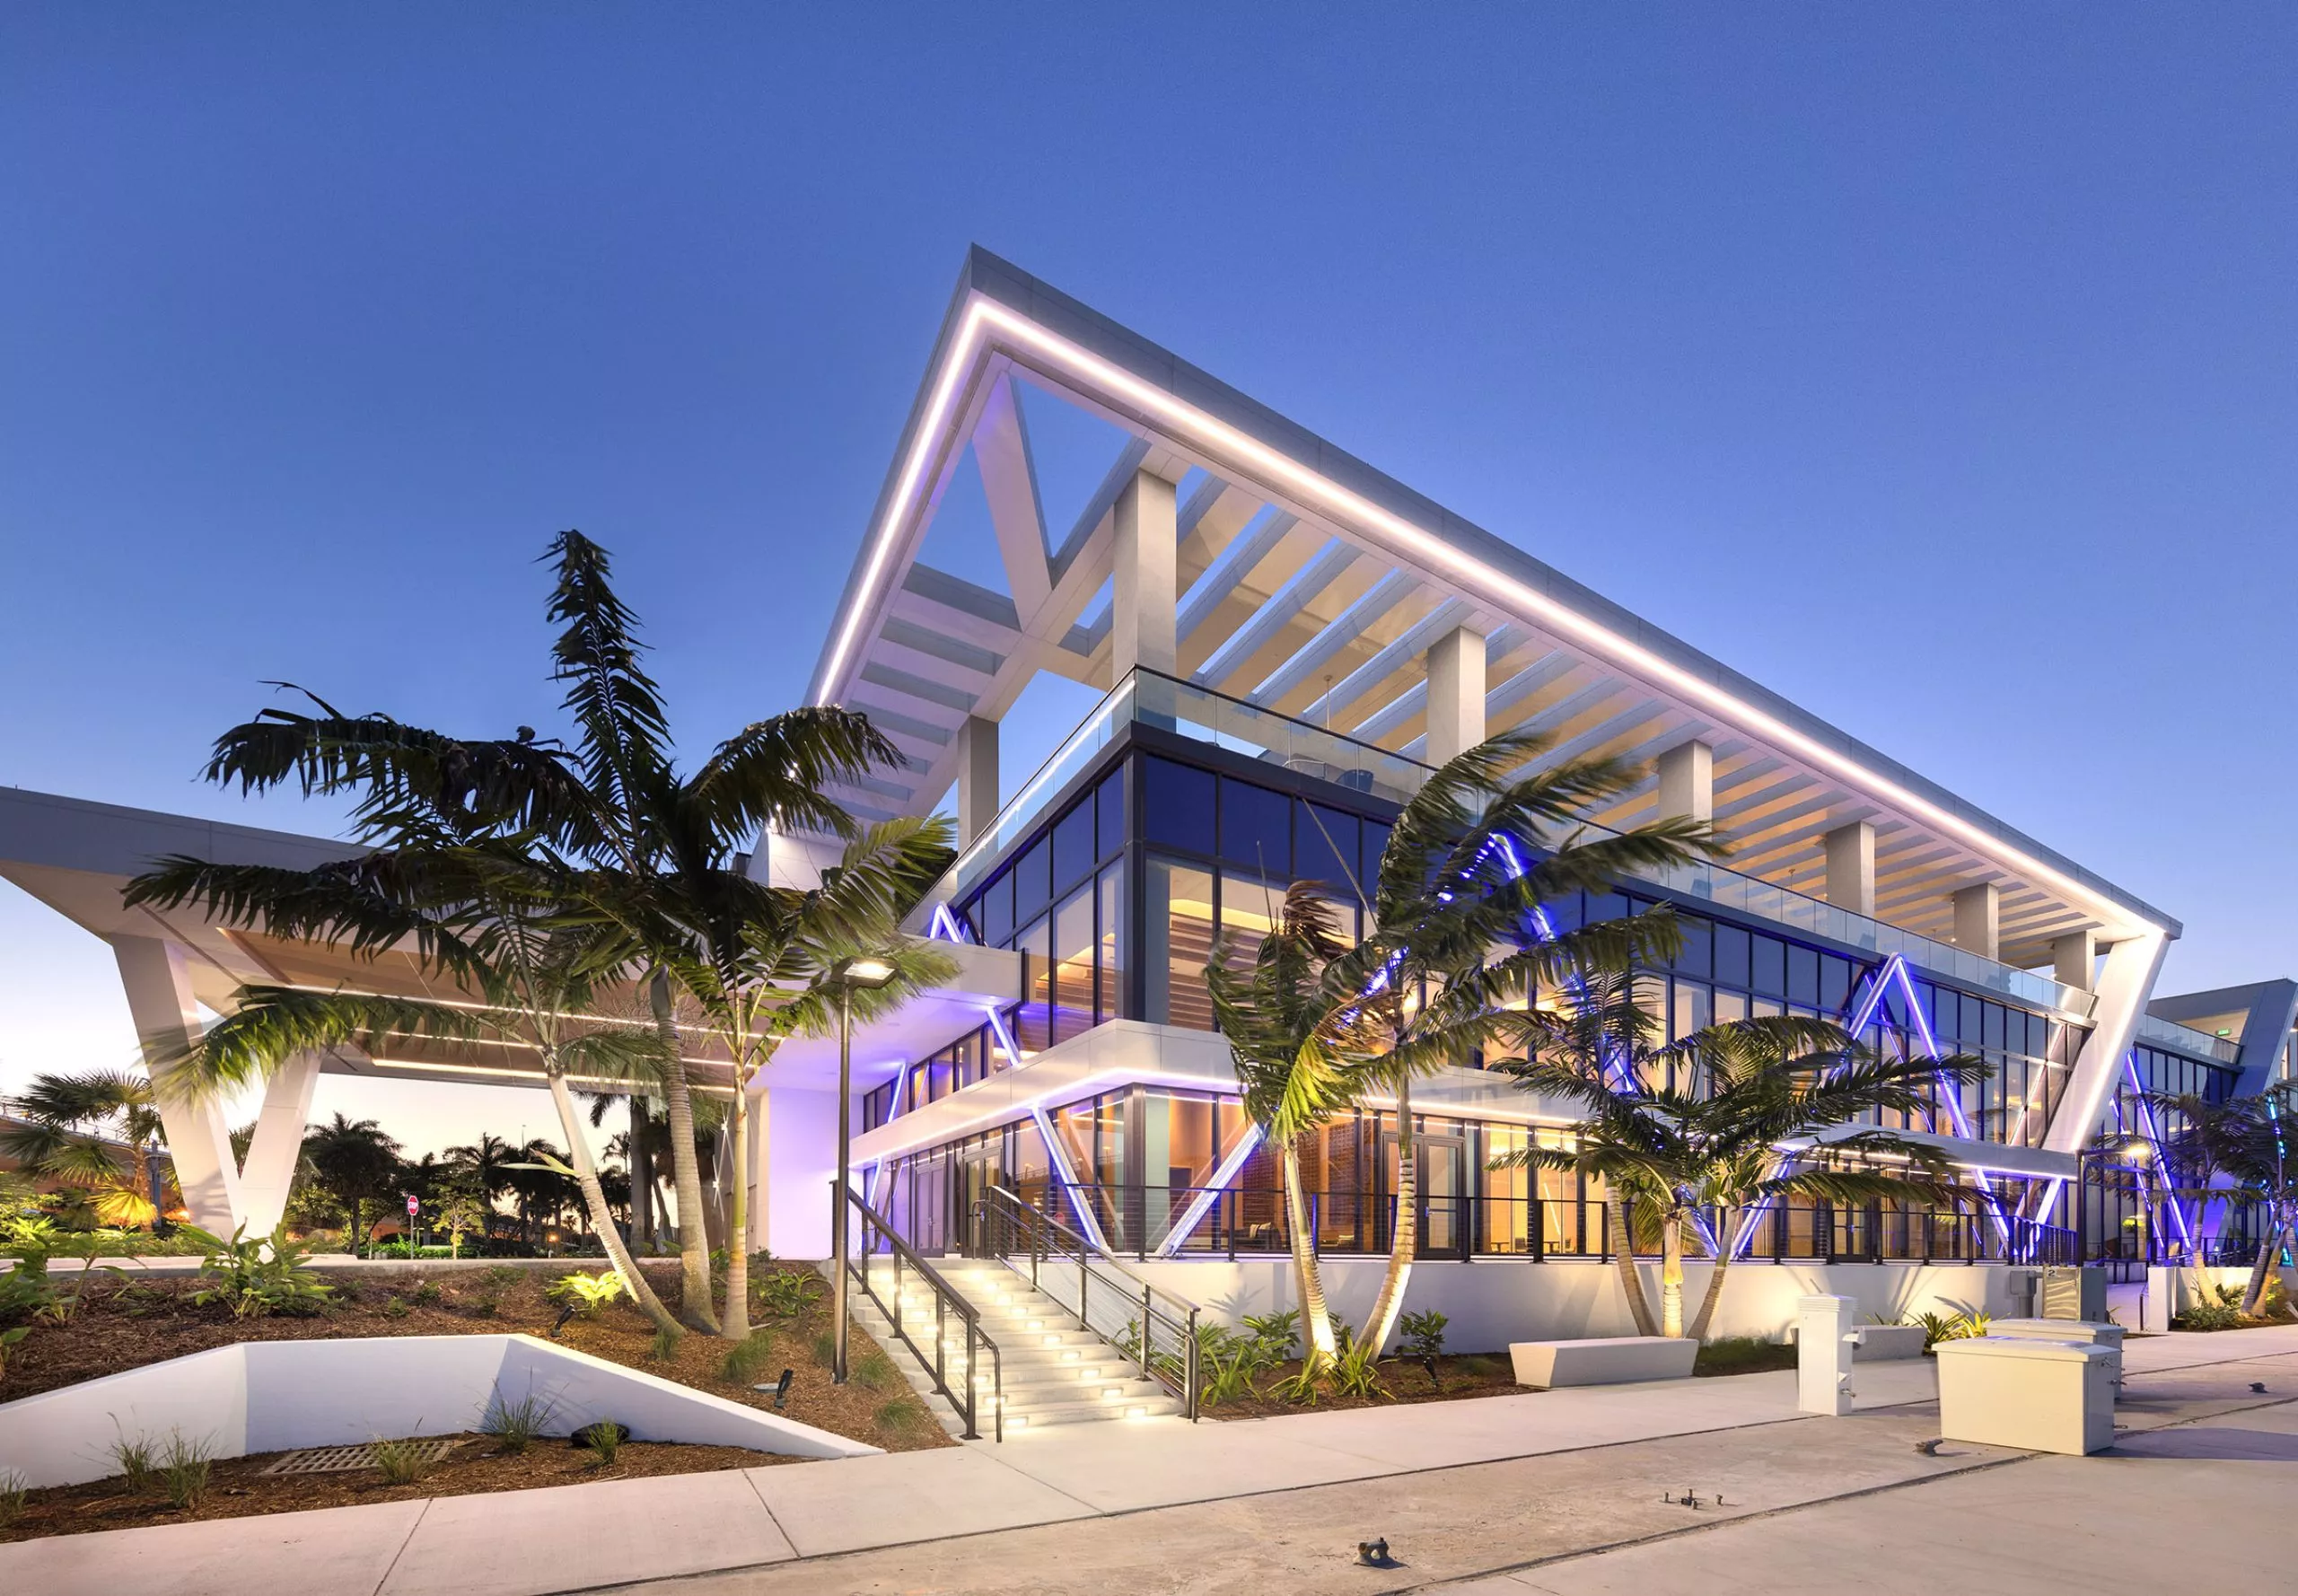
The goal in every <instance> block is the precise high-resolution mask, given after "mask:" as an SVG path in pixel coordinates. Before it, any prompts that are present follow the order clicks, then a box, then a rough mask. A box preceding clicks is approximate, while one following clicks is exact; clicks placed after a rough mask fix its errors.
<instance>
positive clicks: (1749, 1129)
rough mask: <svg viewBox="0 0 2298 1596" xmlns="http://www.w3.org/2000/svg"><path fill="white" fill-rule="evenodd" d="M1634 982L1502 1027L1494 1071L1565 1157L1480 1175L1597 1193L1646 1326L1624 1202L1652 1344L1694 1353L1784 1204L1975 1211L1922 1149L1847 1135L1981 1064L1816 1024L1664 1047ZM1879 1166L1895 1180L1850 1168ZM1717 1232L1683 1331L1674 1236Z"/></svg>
mask: <svg viewBox="0 0 2298 1596" xmlns="http://www.w3.org/2000/svg"><path fill="white" fill-rule="evenodd" d="M1635 988H1636V976H1635V975H1633V974H1632V973H1626V972H1621V971H1617V970H1615V971H1600V970H1590V971H1585V972H1583V975H1582V977H1581V978H1580V979H1579V980H1578V981H1577V982H1576V983H1575V984H1574V987H1573V991H1574V996H1573V997H1572V998H1570V999H1569V1000H1568V1001H1567V1003H1566V1005H1565V1007H1564V1008H1563V1010H1562V1011H1561V1012H1554V1013H1551V1012H1541V1011H1533V1012H1531V1013H1525V1014H1523V1015H1522V1017H1521V1018H1520V1020H1519V1021H1518V1022H1517V1023H1518V1024H1520V1025H1521V1026H1522V1030H1523V1033H1524V1037H1525V1040H1526V1042H1527V1044H1528V1047H1527V1057H1525V1058H1524V1059H1523V1060H1522V1061H1519V1062H1513V1063H1505V1064H1502V1065H1498V1066H1497V1067H1498V1068H1500V1069H1501V1070H1503V1071H1504V1072H1505V1073H1507V1074H1510V1075H1512V1076H1513V1077H1514V1078H1515V1081H1516V1083H1517V1084H1518V1085H1519V1086H1521V1087H1522V1088H1523V1089H1524V1090H1526V1091H1528V1092H1538V1093H1539V1094H1541V1095H1542V1096H1543V1097H1546V1098H1548V1099H1550V1100H1553V1101H1561V1102H1563V1103H1566V1104H1569V1105H1571V1106H1572V1107H1573V1108H1574V1109H1577V1110H1578V1112H1579V1115H1580V1118H1579V1119H1578V1120H1577V1122H1576V1123H1574V1125H1573V1126H1572V1127H1571V1129H1570V1132H1569V1142H1570V1144H1569V1145H1566V1146H1562V1147H1542V1146H1537V1145H1535V1146H1527V1147H1522V1148H1519V1149H1517V1150H1515V1151H1513V1152H1512V1153H1505V1154H1504V1155H1502V1156H1501V1157H1499V1158H1497V1159H1495V1160H1494V1161H1493V1167H1494V1168H1496V1169H1498V1168H1520V1169H1522V1168H1529V1169H1550V1170H1576V1171H1579V1172H1580V1173H1581V1174H1582V1175H1583V1177H1586V1178H1589V1179H1601V1180H1602V1182H1603V1183H1604V1188H1605V1192H1606V1195H1607V1198H1608V1203H1609V1205H1610V1206H1611V1211H1612V1213H1613V1215H1614V1216H1615V1217H1614V1226H1613V1247H1614V1250H1615V1258H1616V1259H1617V1260H1618V1264H1619V1268H1620V1281H1621V1286H1622V1289H1623V1291H1624V1292H1626V1293H1627V1301H1628V1306H1629V1311H1630V1313H1631V1314H1632V1316H1633V1317H1634V1318H1635V1320H1636V1323H1637V1326H1638V1328H1639V1329H1642V1330H1643V1333H1645V1334H1646V1335H1649V1334H1653V1330H1652V1329H1647V1328H1645V1327H1648V1326H1650V1325H1652V1324H1653V1313H1652V1311H1651V1306H1650V1303H1649V1302H1648V1301H1647V1300H1646V1298H1645V1293H1644V1283H1643V1277H1642V1276H1640V1275H1639V1274H1638V1273H1637V1272H1636V1267H1635V1262H1634V1251H1635V1250H1634V1247H1633V1245H1632V1243H1631V1241H1630V1238H1629V1235H1628V1232H1627V1223H1626V1218H1625V1214H1624V1210H1623V1207H1622V1203H1623V1199H1632V1200H1633V1201H1634V1202H1635V1203H1636V1205H1637V1206H1638V1207H1639V1208H1640V1209H1641V1210H1642V1211H1644V1212H1645V1213H1646V1214H1648V1215H1650V1216H1651V1217H1652V1218H1653V1220H1655V1221H1656V1223H1657V1227H1658V1230H1659V1234H1660V1249H1661V1264H1660V1311H1659V1314H1658V1316H1657V1326H1658V1329H1657V1333H1658V1334H1660V1335H1663V1336H1685V1335H1688V1336H1690V1337H1692V1338H1694V1339H1701V1338H1704V1337H1706V1333H1707V1328H1708V1326H1709V1324H1710V1323H1711V1322H1712V1321H1713V1320H1714V1318H1715V1309H1716V1305H1717V1304H1718V1303H1719V1302H1722V1301H1723V1280H1724V1276H1725V1275H1726V1273H1727V1272H1728V1271H1729V1270H1730V1268H1731V1267H1732V1260H1733V1258H1736V1257H1737V1256H1738V1255H1739V1253H1740V1251H1741V1249H1742V1247H1743V1246H1744V1245H1745V1243H1746V1241H1747V1240H1748V1238H1749V1237H1750V1235H1751V1234H1752V1233H1753V1229H1754V1226H1755V1224H1756V1223H1757V1221H1758V1220H1759V1218H1760V1217H1761V1216H1762V1215H1763V1214H1764V1213H1765V1212H1767V1210H1768V1209H1770V1208H1772V1207H1774V1206H1778V1205H1781V1204H1784V1203H1786V1202H1788V1201H1790V1200H1791V1199H1794V1198H1795V1197H1804V1198H1811V1199H1818V1200H1820V1201H1825V1202H1830V1203H1864V1202H1869V1201H1873V1200H1876V1199H1881V1200H1885V1201H1903V1202H1923V1203H1932V1204H1938V1205H1943V1206H1951V1207H1963V1206H1969V1205H1972V1204H1977V1203H1983V1202H1987V1201H1989V1200H1991V1199H1990V1198H1989V1197H1987V1194H1986V1193H1985V1192H1984V1191H1982V1190H1981V1189H1979V1188H1976V1187H1973V1186H1970V1185H1968V1184H1966V1183H1964V1182H1962V1181H1960V1180H1959V1179H1956V1177H1955V1175H1954V1173H1953V1171H1952V1167H1951V1166H1950V1165H1949V1164H1948V1162H1946V1159H1945V1157H1944V1155H1943V1153H1941V1152H1940V1151H1939V1150H1938V1149H1937V1148H1936V1147H1934V1146H1933V1145H1932V1144H1929V1143H1927V1142H1920V1141H1916V1140H1914V1139H1912V1138H1910V1137H1908V1136H1902V1135H1900V1134H1899V1133H1897V1132H1894V1131H1889V1130H1884V1129H1881V1128H1879V1127H1873V1126H1871V1125H1866V1124H1864V1123H1863V1122H1864V1121H1865V1120H1867V1119H1868V1118H1870V1117H1871V1116H1873V1115H1874V1114H1875V1113H1876V1112H1877V1111H1878V1110H1881V1111H1884V1112H1891V1113H1909V1114H1924V1115H1928V1114H1929V1113H1930V1112H1931V1110H1932V1109H1933V1106H1934V1096H1933V1083H1934V1080H1942V1079H1943V1080H1946V1081H1950V1082H1954V1083H1963V1082H1969V1081H1976V1080H1978V1079H1980V1078H1981V1077H1983V1076H1984V1075H1985V1074H1986V1073H1987V1065H1986V1063H1985V1061H1983V1060H1981V1059H1978V1058H1972V1057H1964V1056H1960V1055H1958V1056H1956V1057H1950V1058H1945V1059H1940V1060H1936V1061H1934V1060H1932V1059H1929V1058H1920V1057H1909V1058H1899V1057H1890V1056H1888V1055H1885V1054H1880V1053H1877V1052H1875V1051H1873V1050H1872V1049H1870V1048H1865V1047H1863V1046H1862V1045H1860V1044H1859V1043H1858V1042H1857V1041H1855V1039H1853V1038H1852V1037H1851V1036H1850V1035H1849V1034H1848V1033H1847V1032H1846V1031H1845V1030H1843V1029H1842V1028H1841V1027H1840V1026H1837V1025H1834V1024H1832V1023H1830V1022H1827V1021H1824V1020H1811V1019H1803V1018H1800V1017H1797V1016H1794V1015H1774V1016H1767V1017H1759V1018H1756V1019H1750V1020H1734V1021H1728V1022H1724V1023H1722V1024H1718V1025H1711V1026H1708V1027H1706V1028H1705V1029H1703V1030H1696V1031H1694V1032H1692V1033H1691V1034H1690V1035H1688V1036H1687V1037H1685V1038H1683V1039H1681V1040H1679V1041H1675V1042H1665V1041H1664V1040H1663V1039H1662V1037H1661V1035H1660V1033H1659V1027H1658V1022H1656V1021H1654V1020H1653V1017H1652V1015H1651V1014H1650V1013H1649V1012H1648V1011H1646V1010H1645V1007H1644V1006H1643V1005H1642V1004H1639V1003H1637V1002H1636V989H1635ZM1873 1159H1888V1160H1891V1161H1894V1162H1896V1163H1898V1164H1899V1165H1901V1166H1903V1168H1904V1170H1905V1172H1904V1173H1900V1172H1895V1171H1893V1170H1891V1169H1889V1168H1884V1167H1881V1165H1878V1164H1873V1163H1866V1164H1861V1163H1858V1162H1849V1161H1861V1160H1873ZM1710 1214H1713V1215H1715V1216H1716V1222H1715V1224H1714V1226H1713V1229H1712V1232H1710V1234H1711V1235H1712V1238H1713V1244H1712V1247H1711V1249H1710V1250H1711V1256H1712V1257H1713V1258H1714V1259H1715V1267H1714V1269H1713V1270H1712V1271H1711V1273H1710V1274H1709V1276H1708V1283H1707V1293H1706V1299H1705V1300H1704V1301H1703V1302H1701V1303H1700V1306H1699V1311H1698V1312H1697V1314H1696V1315H1694V1316H1693V1318H1692V1320H1691V1321H1690V1323H1689V1325H1688V1326H1687V1325H1686V1323H1685V1320H1684V1302H1683V1281H1684V1236H1685V1231H1686V1229H1687V1228H1688V1227H1692V1226H1694V1223H1695V1221H1696V1219H1697V1218H1699V1217H1701V1216H1705V1215H1710Z"/></svg>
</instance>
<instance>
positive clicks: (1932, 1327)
mask: <svg viewBox="0 0 2298 1596" xmlns="http://www.w3.org/2000/svg"><path fill="white" fill-rule="evenodd" d="M1899 1322H1900V1323H1901V1324H1904V1325H1920V1326H1921V1327H1922V1328H1923V1350H1924V1351H1925V1352H1929V1351H1930V1350H1931V1349H1932V1348H1933V1347H1934V1346H1938V1345H1939V1343H1941V1342H1942V1341H1967V1340H1973V1339H1976V1338H1977V1337H1981V1336H1984V1335H1986V1334H1987V1323H1988V1319H1987V1314H1985V1313H1983V1312H1980V1311H1978V1310H1976V1309H1972V1310H1969V1311H1954V1312H1948V1313H1936V1312H1931V1311H1924V1312H1920V1313H1910V1314H1908V1316H1907V1317H1906V1318H1905V1319H1902V1320H1899Z"/></svg>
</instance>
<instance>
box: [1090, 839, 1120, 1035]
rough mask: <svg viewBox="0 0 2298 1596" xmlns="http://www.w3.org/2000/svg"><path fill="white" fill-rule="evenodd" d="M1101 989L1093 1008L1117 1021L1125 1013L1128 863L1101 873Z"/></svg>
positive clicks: (1114, 866)
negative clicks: (1126, 872)
mask: <svg viewBox="0 0 2298 1596" xmlns="http://www.w3.org/2000/svg"><path fill="white" fill-rule="evenodd" d="M1125 943H1126V925H1125V862H1124V861H1123V860H1119V861H1118V863H1117V864H1112V865H1110V867H1109V868H1108V869H1106V870H1104V871H1102V872H1101V960H1100V982H1101V984H1100V988H1099V991H1098V994H1097V995H1096V997H1095V999H1094V1008H1095V1010H1096V1012H1097V1013H1098V1015H1099V1017H1100V1018H1101V1019H1103V1020H1115V1019H1117V1018H1118V1017H1119V1016H1121V1015H1122V1014H1123V1013H1124V1012H1125Z"/></svg>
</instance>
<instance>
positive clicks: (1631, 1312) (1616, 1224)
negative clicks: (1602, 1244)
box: [1604, 1191, 1660, 1336]
mask: <svg viewBox="0 0 2298 1596" xmlns="http://www.w3.org/2000/svg"><path fill="white" fill-rule="evenodd" d="M1604 1214H1605V1217H1606V1221H1607V1223H1609V1224H1610V1226H1611V1232H1612V1267H1614V1268H1616V1269H1618V1271H1619V1289H1620V1294H1621V1295H1623V1296H1625V1297H1626V1298H1627V1316H1628V1318H1629V1319H1630V1320H1634V1321H1635V1324H1636V1334H1637V1335H1639V1336H1656V1335H1658V1334H1659V1333H1660V1328H1659V1326H1658V1324H1656V1323H1655V1322H1654V1321H1653V1318H1652V1303H1651V1302H1650V1300H1649V1299H1648V1298H1646V1297H1645V1294H1644V1276H1642V1275H1641V1274H1639V1273H1637V1271H1636V1238H1635V1236H1634V1235H1633V1234H1632V1233H1631V1232H1629V1230H1628V1228H1627V1198H1626V1197H1623V1196H1621V1195H1620V1194H1619V1193H1618V1191H1609V1192H1607V1193H1606V1194H1605V1197H1604Z"/></svg>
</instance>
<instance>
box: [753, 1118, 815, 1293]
mask: <svg viewBox="0 0 2298 1596" xmlns="http://www.w3.org/2000/svg"><path fill="white" fill-rule="evenodd" d="M773 1112H774V1094H773V1093H772V1092H764V1091H758V1092H751V1093H750V1112H749V1113H747V1114H745V1115H744V1116H743V1117H742V1129H743V1132H744V1133H745V1134H744V1140H743V1144H742V1154H743V1159H742V1162H743V1164H744V1170H743V1173H744V1174H746V1175H747V1176H748V1177H749V1178H750V1193H749V1197H748V1202H747V1206H748V1207H749V1210H750V1211H749V1212H748V1213H747V1214H745V1215H743V1218H744V1219H746V1220H747V1221H748V1222H749V1223H748V1225H747V1227H746V1228H747V1229H748V1231H749V1233H750V1235H749V1241H748V1242H747V1245H748V1247H749V1249H750V1251H752V1252H757V1251H759V1250H762V1249H764V1248H765V1247H766V1245H767V1241H766V1238H767V1229H768V1227H767V1207H768V1206H769V1204H770V1202H771V1200H772V1194H773V1190H774V1183H773V1180H772V1179H770V1177H769V1175H768V1173H767V1150H768V1149H769V1148H771V1147H772V1145H773V1131H774V1126H773ZM823 1206H825V1207H827V1206H829V1204H828V1202H827V1199H825V1202H824V1204H823ZM823 1253H824V1255H825V1256H827V1255H828V1253H829V1249H828V1248H824V1249H823Z"/></svg>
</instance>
